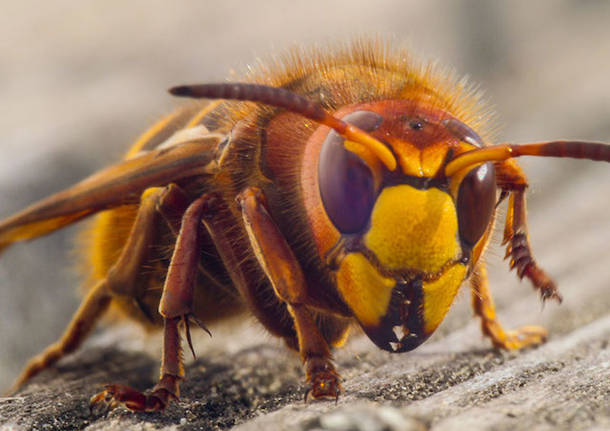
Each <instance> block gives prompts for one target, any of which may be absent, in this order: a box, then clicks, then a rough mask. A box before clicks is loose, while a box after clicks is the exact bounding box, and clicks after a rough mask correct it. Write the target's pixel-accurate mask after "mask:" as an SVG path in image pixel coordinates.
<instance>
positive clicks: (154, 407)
mask: <svg viewBox="0 0 610 431" xmlns="http://www.w3.org/2000/svg"><path fill="white" fill-rule="evenodd" d="M176 398H177V397H176V396H175V395H173V394H171V393H170V392H169V391H167V390H165V389H156V390H154V391H153V392H152V393H150V394H144V393H142V392H140V391H138V390H136V389H133V388H131V387H129V386H125V385H106V387H105V390H104V391H102V392H100V393H99V394H96V395H94V396H93V397H91V400H90V401H89V406H90V408H92V409H93V408H96V407H98V406H102V407H104V408H105V409H106V410H113V409H115V408H116V407H118V406H119V405H123V406H125V407H126V408H128V409H129V410H132V411H135V412H154V411H158V410H163V409H165V407H166V406H167V404H168V402H169V401H171V400H174V399H176Z"/></svg>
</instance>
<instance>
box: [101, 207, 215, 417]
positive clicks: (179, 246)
mask: <svg viewBox="0 0 610 431" xmlns="http://www.w3.org/2000/svg"><path fill="white" fill-rule="evenodd" d="M205 199H206V196H204V197H201V198H199V199H197V200H195V201H194V202H193V203H192V204H190V205H189V207H188V208H187V210H186V212H185V213H184V215H183V217H182V223H181V225H180V232H179V233H178V237H177V239H176V244H175V246H174V253H173V255H172V259H171V262H170V265H169V269H168V273H167V277H166V279H165V284H164V286H163V295H162V297H161V302H160V304H159V313H160V314H161V315H162V316H163V321H164V334H163V335H164V337H163V360H162V362H161V373H160V374H161V375H160V378H159V383H157V385H156V386H155V387H154V388H153V390H152V391H151V392H150V393H148V394H143V393H141V392H139V391H137V390H135V389H132V388H130V387H128V386H124V385H109V386H107V387H106V390H105V391H103V392H101V393H99V394H97V395H96V396H94V397H93V398H92V399H91V403H92V404H99V403H104V404H107V405H109V406H110V407H114V406H116V405H117V404H118V403H121V404H123V405H125V407H127V408H129V409H131V410H135V411H156V410H163V409H164V408H165V407H166V406H167V404H168V403H169V402H170V401H172V400H175V399H178V397H179V396H180V389H179V384H180V381H181V380H182V379H183V378H184V367H183V365H182V348H181V340H180V334H179V331H178V323H179V322H180V321H181V320H182V321H183V322H184V325H185V330H186V335H187V339H188V340H189V345H190V334H189V328H188V319H189V317H191V315H192V304H193V290H194V287H195V281H196V276H197V264H198V262H199V254H200V252H201V250H200V249H201V247H200V235H199V229H200V223H201V214H202V210H203V205H204V203H205ZM204 329H205V328H204ZM191 348H192V346H191Z"/></svg>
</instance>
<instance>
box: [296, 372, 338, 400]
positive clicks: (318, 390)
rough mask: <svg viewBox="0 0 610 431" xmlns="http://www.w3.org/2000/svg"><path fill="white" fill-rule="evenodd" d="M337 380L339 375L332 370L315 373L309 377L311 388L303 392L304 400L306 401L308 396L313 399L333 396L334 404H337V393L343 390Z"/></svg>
mask: <svg viewBox="0 0 610 431" xmlns="http://www.w3.org/2000/svg"><path fill="white" fill-rule="evenodd" d="M339 380H340V377H339V375H338V374H337V373H336V372H335V371H334V370H332V371H323V372H319V373H317V374H315V375H314V376H313V377H312V378H311V382H312V383H311V388H309V389H308V390H307V392H305V399H304V401H305V402H306V403H307V402H308V400H309V397H310V396H311V397H312V398H313V399H314V400H318V399H332V398H334V399H335V404H337V402H338V400H339V395H341V392H342V391H343V388H342V387H341V383H339Z"/></svg>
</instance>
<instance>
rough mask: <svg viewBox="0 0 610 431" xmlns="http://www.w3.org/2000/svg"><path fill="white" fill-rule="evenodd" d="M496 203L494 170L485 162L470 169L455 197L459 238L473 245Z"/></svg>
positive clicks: (485, 226)
mask: <svg viewBox="0 0 610 431" xmlns="http://www.w3.org/2000/svg"><path fill="white" fill-rule="evenodd" d="M495 205H496V170H495V168H494V165H493V163H491V162H487V163H485V164H482V165H481V166H478V167H476V168H474V169H472V170H471V171H470V172H468V174H466V176H465V177H464V179H463V180H462V183H461V184H460V188H459V191H458V198H457V204H456V207H457V214H458V225H459V229H460V238H461V240H462V241H463V242H464V243H465V244H466V245H467V246H469V247H473V246H474V245H475V244H476V243H477V242H479V240H480V239H481V237H482V236H483V234H484V233H485V230H486V229H487V226H489V223H490V222H491V217H492V216H493V212H494V207H495Z"/></svg>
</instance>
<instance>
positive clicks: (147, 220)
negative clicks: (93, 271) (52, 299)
mask: <svg viewBox="0 0 610 431" xmlns="http://www.w3.org/2000/svg"><path fill="white" fill-rule="evenodd" d="M174 193H175V189H174V188H173V186H168V187H167V188H153V189H148V190H146V191H145V192H144V193H143V194H142V199H141V204H140V207H139V209H138V214H137V216H136V219H135V221H134V224H133V226H132V229H131V233H130V235H129V238H128V240H127V241H126V243H125V246H124V247H123V250H122V252H121V255H120V257H119V258H118V260H117V261H116V263H115V264H114V265H113V266H112V268H111V269H110V270H109V271H108V274H107V276H106V278H104V279H102V280H100V281H99V282H98V283H97V284H96V285H95V286H94V287H93V288H92V289H91V290H90V291H89V293H88V294H87V296H85V298H84V299H83V301H82V303H81V305H80V307H79V309H78V310H77V312H76V313H75V314H74V317H73V318H72V321H71V322H70V324H69V325H68V327H67V328H66V330H65V331H64V333H63V335H62V336H61V338H60V339H59V340H58V341H57V342H56V343H54V344H52V345H50V346H49V347H47V348H46V349H45V350H44V351H43V352H42V353H40V354H39V355H38V356H36V357H34V358H32V359H31V360H30V361H29V362H28V364H27V365H26V366H25V368H24V370H23V371H22V373H21V375H20V376H19V377H18V378H17V380H16V381H15V383H14V384H13V386H12V388H11V392H14V391H16V390H18V389H19V387H21V386H22V385H23V384H24V383H26V382H27V381H28V380H29V379H31V378H32V377H34V376H35V375H36V374H38V373H40V372H41V371H43V370H44V369H46V368H48V367H50V366H51V365H53V364H54V363H55V362H57V361H58V360H59V359H61V358H62V357H64V356H65V355H67V354H69V353H71V352H73V351H75V350H76V349H77V348H78V347H79V346H80V345H81V344H82V343H83V341H84V340H85V339H86V338H87V336H88V335H89V333H90V332H91V330H92V329H93V328H94V326H95V324H96V323H97V321H98V320H99V319H100V318H101V316H102V315H103V314H104V312H105V311H106V310H107V308H108V306H109V305H110V302H111V300H112V298H113V297H114V296H117V295H125V296H129V297H130V298H132V299H134V300H135V299H136V297H137V295H136V294H135V292H134V290H133V289H134V286H135V279H136V277H137V275H138V273H139V270H140V267H141V265H142V263H143V262H144V261H145V259H146V258H147V255H148V250H149V246H150V244H151V243H152V241H153V240H154V226H155V220H156V217H157V208H158V206H159V205H161V204H162V203H163V202H164V199H166V198H167V196H169V195H172V194H174Z"/></svg>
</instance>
